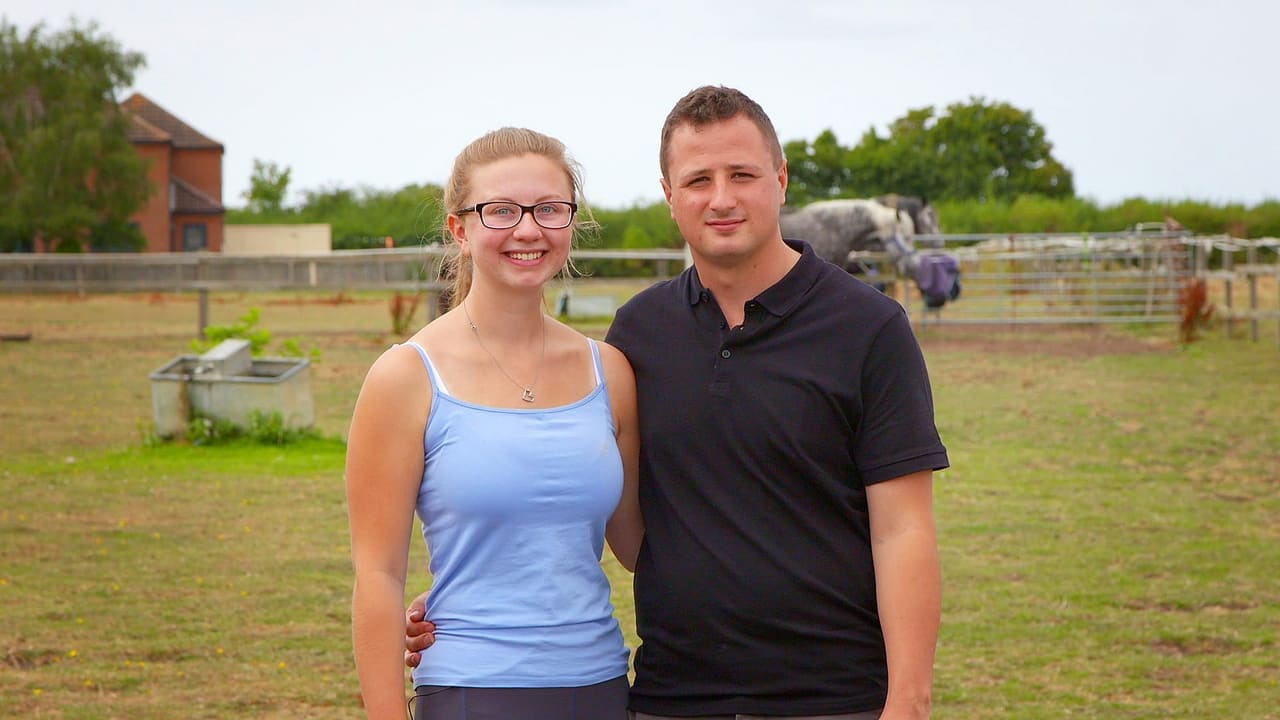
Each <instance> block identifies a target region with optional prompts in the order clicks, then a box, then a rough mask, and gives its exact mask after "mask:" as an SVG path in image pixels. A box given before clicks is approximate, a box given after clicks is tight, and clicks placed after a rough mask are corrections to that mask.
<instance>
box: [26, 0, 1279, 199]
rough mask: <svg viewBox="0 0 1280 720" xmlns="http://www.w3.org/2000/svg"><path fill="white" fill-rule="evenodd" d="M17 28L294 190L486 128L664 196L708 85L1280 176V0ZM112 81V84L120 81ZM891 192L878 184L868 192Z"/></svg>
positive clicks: (109, 1) (785, 127)
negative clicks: (129, 81)
mask: <svg viewBox="0 0 1280 720" xmlns="http://www.w3.org/2000/svg"><path fill="white" fill-rule="evenodd" d="M0 14H3V15H4V16H5V17H6V18H7V19H8V21H9V22H10V23H12V24H16V25H17V26H18V27H19V28H21V29H22V30H23V31H25V30H26V29H27V28H29V27H31V26H32V25H33V24H35V23H37V22H41V21H43V22H45V23H46V24H47V25H48V26H49V28H50V29H52V30H57V29H61V28H63V27H65V26H66V25H67V23H68V21H69V19H70V18H71V17H72V16H74V17H76V18H78V19H79V20H81V21H89V20H92V21H94V22H96V23H97V24H98V25H99V27H100V29H101V31H103V32H105V33H106V34H108V35H110V36H112V37H114V38H115V39H116V40H118V41H119V42H120V43H121V44H122V45H123V46H124V47H126V48H128V49H131V50H136V51H139V52H141V53H143V54H144V55H145V56H146V59H147V66H146V68H144V69H143V70H142V71H140V72H139V73H138V75H137V78H136V83H135V86H134V88H132V89H131V90H136V91H139V92H142V93H143V94H145V95H146V96H147V97H149V98H151V99H152V100H153V101H155V102H156V103H158V104H159V105H160V106H162V107H164V108H165V109H167V110H169V111H170V112H172V113H173V114H175V115H177V116H178V117H179V118H181V119H183V120H184V121H186V122H187V123H189V124H190V125H192V126H194V127H195V128H196V129H198V130H200V131H201V132H203V133H204V134H206V135H208V136H210V137H212V138H213V139H215V140H217V141H219V142H221V143H222V144H223V145H224V146H225V147H226V155H225V156H224V159H223V178H224V179H223V202H224V203H225V204H226V205H228V206H240V205H243V203H244V200H243V198H242V193H243V192H244V190H245V189H246V188H247V186H248V180H249V175H250V172H251V169H252V163H253V160H254V158H260V159H263V160H269V161H273V162H276V163H279V164H280V165H283V166H287V167H289V168H291V169H292V171H293V176H292V177H293V181H292V183H291V186H290V187H291V189H292V190H293V191H295V192H294V193H292V197H293V198H294V199H296V198H297V194H296V191H297V190H299V189H303V188H306V189H319V188H322V187H329V186H343V187H366V186H367V187H374V188H381V189H393V188H399V187H402V186H404V185H406V184H409V183H423V182H436V183H440V182H442V181H443V180H444V178H445V176H446V174H447V173H448V171H449V167H450V164H451V163H452V161H453V157H454V156H455V155H456V154H457V152H458V150H460V149H461V148H462V146H463V145H465V144H466V143H467V142H469V141H470V140H471V139H473V138H475V137H476V136H478V135H480V134H482V133H484V132H486V131H488V130H491V129H493V128H495V127H499V126H502V125H524V126H528V127H532V128H534V129H537V130H541V131H543V132H547V133H550V134H552V135H555V136H557V137H559V138H560V139H562V140H564V141H565V143H566V144H567V145H568V146H569V149H570V151H571V152H572V153H573V154H574V156H575V157H576V158H577V159H578V160H579V161H580V162H581V163H582V165H583V166H584V168H585V170H586V195H587V199H588V200H589V201H590V202H591V203H593V204H594V205H596V206H601V207H608V208H619V207H625V206H628V205H630V204H632V203H635V202H646V203H647V202H650V201H654V200H658V199H660V198H661V191H660V188H659V186H658V181H657V178H658V175H659V171H658V163H657V147H658V131H659V129H660V127H661V124H662V120H663V118H664V117H665V116H666V113H667V111H668V110H669V109H670V108H671V105H672V104H673V103H674V102H675V101H676V100H677V99H679V97H680V96H682V95H683V94H684V93H685V92H687V91H688V90H690V89H692V88H694V87H697V86H699V85H704V84H724V85H730V86H734V87H737V88H739V89H741V90H743V91H745V92H746V93H747V94H748V95H750V96H752V97H753V98H755V99H756V100H757V101H759V102H760V103H761V105H763V106H764V108H765V110H766V111H767V112H768V113H769V114H770V116H771V117H772V118H773V121H774V125H775V126H776V127H777V130H778V134H779V136H780V137H781V138H782V140H783V141H784V142H785V141H786V140H790V139H798V138H805V139H813V138H814V137H815V136H816V135H817V134H818V133H819V132H821V131H822V130H824V129H826V128H831V129H832V130H834V131H835V133H836V135H837V137H838V138H839V139H840V141H841V143H842V144H844V145H852V144H855V143H856V142H857V140H858V138H859V137H860V136H861V134H862V133H863V132H864V131H865V130H867V129H868V128H869V127H872V126H875V127H877V128H879V129H881V130H882V131H883V129H884V128H885V126H886V125H887V124H888V123H889V122H891V121H892V120H894V119H896V118H898V117H900V116H901V115H903V114H905V113H906V112H907V111H908V110H909V109H912V108H918V107H923V106H927V105H933V106H935V107H938V108H940V109H941V108H943V107H945V106H946V105H947V104H949V103H953V102H963V101H966V100H967V99H969V98H970V97H971V96H981V97H984V98H987V99H988V100H999V101H1005V102H1009V103H1011V104H1013V105H1014V106H1016V107H1019V108H1022V109H1026V110H1030V111H1031V112H1032V114H1033V116H1034V117H1035V119H1036V120H1037V121H1038V122H1040V123H1041V124H1042V125H1043V126H1044V127H1045V129H1046V131H1047V133H1048V137H1049V139H1050V140H1051V141H1052V142H1053V143H1054V146H1055V147H1054V154H1055V155H1056V157H1058V159H1059V160H1061V161H1062V162H1063V163H1064V164H1066V166H1067V167H1069V168H1070V169H1071V170H1072V171H1073V172H1074V173H1075V181H1076V190H1077V192H1078V193H1079V194H1081V195H1084V196H1088V197H1091V198H1093V199H1095V200H1097V201H1099V202H1103V203H1112V202H1116V201H1119V200H1121V199H1123V198H1125V197H1130V196H1135V195H1141V196H1145V197H1148V198H1152V199H1181V198H1193V199H1198V200H1207V201H1212V202H1224V201H1233V202H1243V203H1246V204H1250V205H1252V204H1254V203H1257V202H1260V201H1262V200H1264V199H1268V198H1272V199H1274V198H1280V180H1278V179H1277V178H1278V177H1280V169H1278V167H1277V166H1278V165H1280V139H1277V125H1280V92H1277V91H1276V89H1275V88H1276V87H1277V85H1280V79H1278V78H1277V74H1280V73H1278V71H1280V54H1277V50H1276V36H1277V28H1280V3H1277V2H1274V1H1271V0H1269V1H1267V2H1262V1H1261V0H1258V1H1255V2H1246V1H1241V0H1226V1H1221V2H1215V3H1202V2H1185V1H1183V0H1163V1H1161V2H1136V1H1133V2H1129V1H1126V0H1108V1H1105V2H1103V1H1098V0H1078V1H1077V2H1073V3H1066V2H1052V3H1049V2H1035V0H1021V1H1020V2H1010V1H1007V0H968V1H962V2H946V1H943V0H910V1H903V0H894V1H893V2H884V1H883V0H880V1H876V2H870V1H867V2H864V1H862V0H848V1H844V2H840V1H838V0H830V1H820V0H778V1H776V2H764V1H762V0H707V1H705V2H699V1H698V0H617V1H612V2H611V1H608V0H601V1H599V2H592V1H589V0H540V1H535V0H506V1H502V0H403V1H402V0H365V1H364V2H358V3H350V2H344V3H326V2H322V1H321V2H316V1H314V0H313V1H312V2H291V1H290V2H284V1H281V2H273V1H272V0H221V1H212V2H211V1H209V0H204V1H201V2H187V1H185V0H168V1H167V2H151V1H150V0H6V2H5V3H4V4H3V6H2V7H0ZM127 95H128V91H126V92H125V93H123V94H122V96H121V99H123V98H124V97H126V96H127ZM884 190H892V188H884Z"/></svg>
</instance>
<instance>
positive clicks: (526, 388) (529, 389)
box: [462, 300, 547, 403]
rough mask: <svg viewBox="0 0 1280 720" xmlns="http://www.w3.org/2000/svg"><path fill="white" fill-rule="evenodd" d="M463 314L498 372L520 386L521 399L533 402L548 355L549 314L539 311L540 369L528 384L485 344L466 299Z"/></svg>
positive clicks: (481, 347)
mask: <svg viewBox="0 0 1280 720" xmlns="http://www.w3.org/2000/svg"><path fill="white" fill-rule="evenodd" d="M462 314H463V315H466V316H467V324H468V325H470V326H471V333H472V334H473V335H475V336H476V342H477V343H479V345H480V349H481V350H483V351H484V354H485V355H488V356H489V359H490V360H492V361H493V366H494V367H496V368H498V372H500V373H502V374H503V375H505V376H506V378H507V379H508V380H510V381H511V384H512V385H515V386H516V387H518V388H520V399H521V400H523V401H525V402H527V403H531V402H533V399H534V397H533V386H534V385H537V384H538V376H539V375H541V374H542V361H543V359H544V358H546V356H547V316H546V315H544V314H542V313H538V316H539V317H540V318H541V319H542V354H541V355H539V356H538V369H537V370H536V371H535V372H534V376H533V382H531V383H529V384H528V385H521V384H520V383H519V382H517V381H516V379H515V378H513V377H511V373H509V372H507V371H506V370H504V369H503V367H502V363H500V362H498V358H497V357H495V356H494V354H493V353H491V352H489V348H487V347H485V346H484V341H483V340H481V339H480V328H478V327H476V323H475V321H474V320H472V319H471V313H470V312H469V311H468V310H467V301H466V300H463V301H462Z"/></svg>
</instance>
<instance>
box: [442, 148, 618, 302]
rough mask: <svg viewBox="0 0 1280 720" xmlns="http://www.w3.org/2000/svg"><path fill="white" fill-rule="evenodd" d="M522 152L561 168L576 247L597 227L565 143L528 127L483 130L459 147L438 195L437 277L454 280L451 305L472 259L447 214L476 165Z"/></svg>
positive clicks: (465, 287)
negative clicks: (440, 241) (573, 207)
mask: <svg viewBox="0 0 1280 720" xmlns="http://www.w3.org/2000/svg"><path fill="white" fill-rule="evenodd" d="M521 155H538V156H541V157H544V158H547V159H548V160H550V161H552V162H553V163H555V164H557V165H559V166H560V167H561V169H563V170H564V174H565V178H566V179H567V180H568V181H569V189H570V192H571V193H572V195H573V200H574V202H576V203H578V215H577V218H576V219H575V220H574V224H573V236H574V240H575V242H574V246H575V247H576V246H577V242H576V241H577V239H578V238H579V237H580V236H581V235H583V234H585V233H588V232H591V231H593V230H595V229H596V228H597V227H598V225H597V224H596V222H595V220H594V218H593V217H592V215H591V210H590V208H588V207H587V204H586V201H585V200H584V199H583V197H582V168H581V167H580V166H579V165H578V163H577V162H576V161H574V159H573V158H572V157H570V156H569V153H568V151H567V150H566V149H565V146H564V143H562V142H560V141H559V140H557V139H555V138H553V137H551V136H550V135H544V134H542V133H540V132H537V131H535V130H529V129H528V128H515V127H504V128H499V129H497V130H494V131H492V132H488V133H485V134H484V135H482V136H480V137H479V138H476V139H475V140H473V141H471V143H470V144H469V145H467V146H466V147H465V148H463V149H462V152H460V153H458V157H457V158H456V159H455V160H454V161H453V170H452V171H451V172H450V173H449V180H448V181H447V182H446V183H445V186H444V193H443V196H442V198H441V205H442V209H443V210H444V215H445V217H444V219H443V232H442V235H441V236H442V237H443V238H444V243H445V247H446V250H445V256H444V259H443V261H442V262H441V266H440V277H441V279H442V280H443V279H452V281H453V287H452V289H451V290H449V291H448V292H449V293H450V297H449V307H450V308H455V307H457V306H458V304H459V303H461V302H462V300H463V299H464V298H465V297H466V296H467V293H468V292H469V291H470V290H471V260H470V259H469V258H467V257H466V256H464V255H463V254H462V252H461V249H460V248H459V247H458V244H457V243H456V242H453V233H451V232H449V220H448V215H449V214H450V213H456V212H457V211H458V210H461V209H462V207H463V203H465V202H466V201H467V196H468V195H470V194H471V176H472V174H473V173H474V171H475V169H476V168H478V167H481V166H484V165H488V164H489V163H494V162H497V161H499V160H506V159H507V158H513V157H519V156H521ZM571 270H576V269H575V268H574V267H573V261H572V260H570V261H569V262H568V263H566V265H565V268H564V270H562V271H561V275H562V276H566V277H567V275H568V273H569V272H570V271H571Z"/></svg>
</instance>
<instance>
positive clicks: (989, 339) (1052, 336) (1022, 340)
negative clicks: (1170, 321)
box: [917, 326, 1177, 358]
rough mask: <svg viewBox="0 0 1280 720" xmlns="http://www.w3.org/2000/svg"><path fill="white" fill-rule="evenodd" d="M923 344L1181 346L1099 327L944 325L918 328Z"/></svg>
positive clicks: (1009, 351) (1016, 351) (1073, 350)
mask: <svg viewBox="0 0 1280 720" xmlns="http://www.w3.org/2000/svg"><path fill="white" fill-rule="evenodd" d="M917 336H918V337H919V338H920V345H921V347H923V348H924V349H925V350H927V351H931V352H948V351H960V352H974V353H1000V354H1002V355H1017V356H1027V355H1046V356H1050V357H1065V358H1091V357H1099V356H1103V355H1140V354H1146V353H1164V352H1169V351H1171V350H1173V349H1174V348H1176V347H1177V344H1176V343H1175V342H1174V341H1173V340H1170V339H1166V338H1142V337H1136V336H1134V335H1130V334H1127V333H1121V332H1117V331H1115V330H1109V329H1107V328H1096V327H1075V326H1060V327H1059V326H1049V327H1034V328H1022V327H1013V328H1001V327H941V328H935V327H931V328H924V329H918V330H917Z"/></svg>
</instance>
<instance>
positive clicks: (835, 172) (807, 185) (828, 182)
mask: <svg viewBox="0 0 1280 720" xmlns="http://www.w3.org/2000/svg"><path fill="white" fill-rule="evenodd" d="M782 152H783V155H785V156H786V158H787V176H788V177H787V203H788V204H790V205H797V206H799V205H807V204H809V203H811V202H813V201H814V200H826V199H829V198H834V197H841V196H842V195H843V194H844V193H846V192H848V190H849V179H850V170H849V162H848V154H849V149H848V148H845V147H842V146H841V145H840V142H839V141H838V140H837V139H836V134H835V132H833V131H832V130H830V129H827V130H823V131H822V132H821V133H819V134H818V137H816V138H814V139H813V142H808V141H806V140H792V141H791V142H788V143H786V144H785V145H783V147H782Z"/></svg>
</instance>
